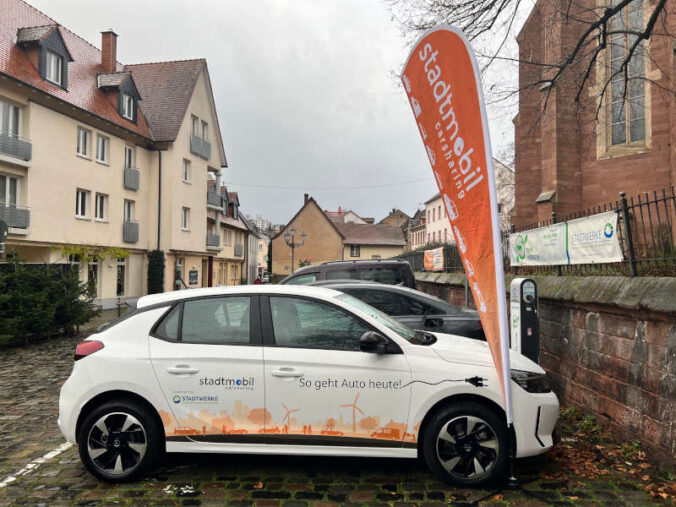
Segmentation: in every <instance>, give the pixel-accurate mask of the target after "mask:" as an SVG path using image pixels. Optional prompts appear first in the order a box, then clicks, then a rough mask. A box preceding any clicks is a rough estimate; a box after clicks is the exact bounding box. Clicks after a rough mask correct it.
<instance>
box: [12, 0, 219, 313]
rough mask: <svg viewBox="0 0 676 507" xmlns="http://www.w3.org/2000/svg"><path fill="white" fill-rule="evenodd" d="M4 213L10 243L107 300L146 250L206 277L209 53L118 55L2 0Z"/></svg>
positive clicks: (131, 281)
mask: <svg viewBox="0 0 676 507" xmlns="http://www.w3.org/2000/svg"><path fill="white" fill-rule="evenodd" d="M0 11H2V13H3V16H2V17H0V78H2V79H0V113H1V114H0V118H2V123H1V124H0V193H1V194H2V195H1V196H0V220H4V221H5V222H7V223H8V224H9V226H10V229H9V236H8V239H7V242H6V248H7V251H13V252H16V253H17V254H18V255H19V256H20V257H21V258H22V259H24V260H26V261H30V262H49V263H74V264H78V265H79V267H80V276H81V278H82V279H83V280H84V281H87V282H88V283H89V285H90V288H91V289H92V291H93V293H94V294H95V295H96V296H97V298H98V300H99V301H100V302H101V304H102V305H104V306H112V305H114V304H115V303H116V301H117V298H118V297H122V298H124V297H135V296H140V295H142V294H145V293H146V292H147V288H146V283H147V263H148V256H147V253H148V251H149V250H158V249H159V250H162V251H163V252H165V256H166V259H165V266H166V267H165V282H164V287H165V290H170V289H172V288H175V287H176V286H175V284H174V282H175V279H176V274H177V273H178V274H179V275H180V278H181V279H182V280H184V282H185V286H189V287H199V286H202V285H207V284H208V280H207V279H206V277H205V276H204V273H205V272H206V271H207V270H208V267H209V266H210V265H211V263H212V260H213V252H211V251H210V250H208V243H207V227H208V219H207V180H208V177H207V174H208V173H212V174H214V175H218V174H219V173H220V169H221V167H223V166H225V165H226V158H225V150H224V147H223V143H222V139H221V134H220V129H219V126H218V118H217V115H216V108H215V105H214V100H213V94H212V90H211V83H210V79H209V73H208V70H207V64H206V61H205V60H203V59H200V60H189V61H174V62H160V63H149V64H137V65H123V64H121V63H119V62H118V61H117V35H116V34H115V33H114V32H113V31H110V30H109V31H106V32H103V33H102V39H101V48H102V49H101V50H99V49H97V48H96V47H94V46H93V45H91V44H90V43H88V42H87V41H85V40H83V39H82V38H80V37H79V36H77V35H76V34H74V33H72V32H70V31H69V30H67V29H66V28H64V27H63V26H60V25H58V23H56V22H55V21H54V20H52V19H51V18H49V17H48V16H46V15H45V14H43V13H42V12H40V11H38V10H37V9H35V8H34V7H32V6H30V5H28V4H27V3H25V2H23V1H21V0H1V4H0Z"/></svg>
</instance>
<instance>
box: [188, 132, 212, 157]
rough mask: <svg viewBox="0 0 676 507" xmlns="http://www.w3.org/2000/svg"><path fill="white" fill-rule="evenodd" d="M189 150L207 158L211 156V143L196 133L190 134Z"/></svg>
mask: <svg viewBox="0 0 676 507" xmlns="http://www.w3.org/2000/svg"><path fill="white" fill-rule="evenodd" d="M190 152H191V153H193V154H195V155H197V156H199V157H202V158H204V159H206V160H209V159H210V158H211V143H210V142H209V141H207V140H206V139H203V138H201V137H200V136H198V135H197V134H190Z"/></svg>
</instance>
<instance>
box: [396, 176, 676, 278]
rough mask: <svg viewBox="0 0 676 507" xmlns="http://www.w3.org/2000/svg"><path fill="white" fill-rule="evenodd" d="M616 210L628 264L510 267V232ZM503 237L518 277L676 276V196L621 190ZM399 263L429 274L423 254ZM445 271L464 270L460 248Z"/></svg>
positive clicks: (448, 255) (447, 250)
mask: <svg viewBox="0 0 676 507" xmlns="http://www.w3.org/2000/svg"><path fill="white" fill-rule="evenodd" d="M608 211H614V212H615V213H617V214H618V217H617V234H618V240H619V243H620V247H621V248H622V254H623V256H624V260H623V261H622V262H616V263H604V264H574V265H562V266H518V267H517V266H514V267H512V266H510V262H509V234H510V232H523V231H528V230H532V229H537V228H539V227H546V226H549V225H553V224H556V223H559V222H564V221H567V220H574V219H576V218H584V217H587V216H590V215H595V214H598V213H604V212H608ZM510 232H507V231H505V232H503V233H502V252H503V261H504V265H505V269H506V270H511V271H512V272H513V273H514V274H519V275H538V274H539V275H563V274H569V275H626V276H676V193H675V192H674V187H671V188H670V189H668V190H667V189H663V190H661V191H657V190H656V191H653V192H644V193H642V194H638V195H635V196H631V197H627V196H626V195H625V193H624V192H621V193H620V195H619V196H618V199H617V200H615V201H613V202H608V203H604V204H600V205H598V206H592V207H590V208H587V209H585V210H581V211H577V212H575V213H569V214H567V215H559V216H557V215H556V214H554V213H552V217H551V218H549V219H548V220H543V221H539V222H534V223H532V224H528V225H526V226H523V227H519V228H516V227H513V228H512V231H510ZM398 258H400V259H404V260H407V261H408V262H409V263H410V264H411V267H412V268H413V269H414V270H418V271H422V270H424V266H423V259H424V252H423V251H415V252H406V253H404V254H402V255H400V256H398ZM443 271H444V272H462V271H463V266H462V261H461V259H460V254H459V252H458V249H457V247H456V246H455V245H445V246H444V269H443Z"/></svg>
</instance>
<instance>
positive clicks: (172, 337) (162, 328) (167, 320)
mask: <svg viewBox="0 0 676 507" xmlns="http://www.w3.org/2000/svg"><path fill="white" fill-rule="evenodd" d="M180 320H181V305H180V304H178V305H176V306H174V308H173V309H172V310H171V311H170V312H169V313H168V314H167V315H165V316H164V318H163V319H162V322H160V323H159V325H158V326H157V328H156V329H155V335H156V336H157V337H158V338H162V339H163V340H167V341H171V342H176V341H178V323H179V321H180Z"/></svg>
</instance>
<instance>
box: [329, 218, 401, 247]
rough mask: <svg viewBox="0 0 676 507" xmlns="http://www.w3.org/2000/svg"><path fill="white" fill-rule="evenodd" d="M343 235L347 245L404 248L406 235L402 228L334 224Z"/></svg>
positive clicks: (344, 242)
mask: <svg viewBox="0 0 676 507" xmlns="http://www.w3.org/2000/svg"><path fill="white" fill-rule="evenodd" d="M334 224H335V226H336V228H337V229H338V230H339V231H340V233H341V234H342V235H343V244H345V245H392V246H404V245H406V241H405V240H404V234H403V233H402V232H401V227H396V226H390V225H371V224H344V223H341V222H334Z"/></svg>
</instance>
